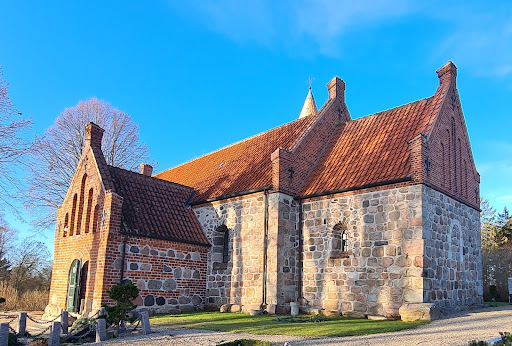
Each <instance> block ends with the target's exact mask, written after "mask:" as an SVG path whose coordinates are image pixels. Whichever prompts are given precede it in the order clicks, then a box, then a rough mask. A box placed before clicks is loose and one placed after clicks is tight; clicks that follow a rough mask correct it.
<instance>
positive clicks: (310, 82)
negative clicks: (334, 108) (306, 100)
mask: <svg viewBox="0 0 512 346" xmlns="http://www.w3.org/2000/svg"><path fill="white" fill-rule="evenodd" d="M314 80H315V79H314V78H312V77H311V76H309V78H308V80H307V81H306V83H308V84H309V88H310V89H311V84H312V83H313V81H314Z"/></svg>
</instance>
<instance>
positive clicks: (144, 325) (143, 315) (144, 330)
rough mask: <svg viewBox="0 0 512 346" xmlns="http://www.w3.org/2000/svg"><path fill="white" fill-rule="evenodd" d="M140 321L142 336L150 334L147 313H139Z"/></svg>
mask: <svg viewBox="0 0 512 346" xmlns="http://www.w3.org/2000/svg"><path fill="white" fill-rule="evenodd" d="M140 321H141V323H142V334H144V335H148V334H151V326H150V325H149V314H148V312H147V311H142V312H141V313H140Z"/></svg>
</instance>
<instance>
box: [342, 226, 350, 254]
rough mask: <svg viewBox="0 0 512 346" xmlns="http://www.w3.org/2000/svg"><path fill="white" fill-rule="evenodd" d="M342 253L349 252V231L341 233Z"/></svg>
mask: <svg viewBox="0 0 512 346" xmlns="http://www.w3.org/2000/svg"><path fill="white" fill-rule="evenodd" d="M341 252H345V253H346V252H348V231H347V230H346V229H344V230H343V231H341Z"/></svg>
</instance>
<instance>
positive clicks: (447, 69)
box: [436, 61, 457, 85]
mask: <svg viewBox="0 0 512 346" xmlns="http://www.w3.org/2000/svg"><path fill="white" fill-rule="evenodd" d="M436 72H437V77H439V85H443V84H444V83H451V82H453V83H454V84H455V83H456V81H457V66H455V64H454V63H453V62H451V61H448V62H447V63H446V64H444V65H443V66H442V67H441V68H440V69H439V70H437V71H436Z"/></svg>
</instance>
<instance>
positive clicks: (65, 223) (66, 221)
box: [63, 213, 69, 237]
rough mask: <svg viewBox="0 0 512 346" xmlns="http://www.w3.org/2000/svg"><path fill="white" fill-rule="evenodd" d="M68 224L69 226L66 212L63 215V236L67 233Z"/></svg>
mask: <svg viewBox="0 0 512 346" xmlns="http://www.w3.org/2000/svg"><path fill="white" fill-rule="evenodd" d="M68 226H69V213H66V217H64V234H63V236H64V237H65V236H67V235H68Z"/></svg>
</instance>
